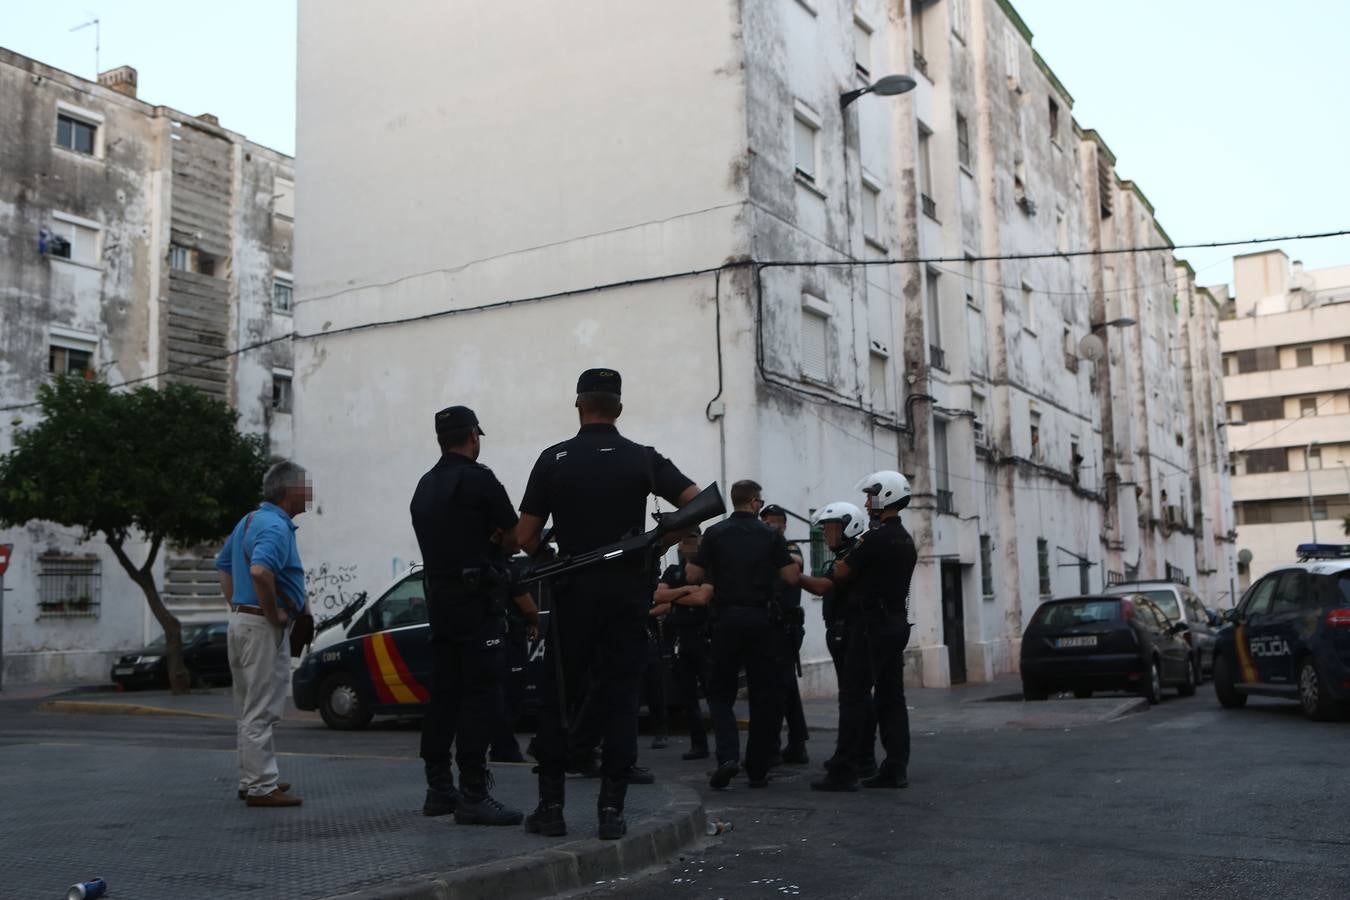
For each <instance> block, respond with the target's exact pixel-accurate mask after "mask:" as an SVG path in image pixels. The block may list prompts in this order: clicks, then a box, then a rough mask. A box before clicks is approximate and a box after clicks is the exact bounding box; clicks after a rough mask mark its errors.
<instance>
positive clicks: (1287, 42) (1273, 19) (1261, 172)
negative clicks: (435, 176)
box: [0, 0, 1350, 284]
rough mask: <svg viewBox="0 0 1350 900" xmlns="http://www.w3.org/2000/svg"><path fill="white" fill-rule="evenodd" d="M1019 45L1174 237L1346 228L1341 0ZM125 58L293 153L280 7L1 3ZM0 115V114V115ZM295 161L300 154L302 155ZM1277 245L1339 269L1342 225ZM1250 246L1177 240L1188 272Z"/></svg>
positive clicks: (1083, 21)
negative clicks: (96, 21) (1039, 63)
mask: <svg viewBox="0 0 1350 900" xmlns="http://www.w3.org/2000/svg"><path fill="white" fill-rule="evenodd" d="M1014 5H1015V6H1016V8H1017V10H1018V11H1019V12H1020V13H1021V15H1022V18H1023V19H1024V20H1025V21H1026V23H1027V25H1028V27H1030V29H1031V31H1032V33H1033V35H1034V39H1033V44H1032V45H1033V46H1034V47H1035V48H1036V49H1038V50H1039V51H1040V53H1041V56H1043V57H1044V58H1045V60H1046V61H1047V62H1048V63H1049V64H1050V67H1051V68H1052V69H1054V71H1055V74H1056V75H1058V76H1059V79H1060V81H1061V82H1063V84H1064V85H1065V87H1066V88H1067V89H1068V90H1069V92H1070V93H1071V94H1072V95H1073V97H1074V101H1075V102H1074V107H1073V116H1074V118H1075V119H1076V120H1077V121H1078V123H1079V124H1080V125H1082V126H1083V127H1084V128H1095V129H1096V130H1097V131H1098V132H1099V133H1100V134H1101V135H1102V137H1103V138H1104V139H1105V141H1106V142H1107V144H1108V145H1109V146H1110V147H1111V149H1112V151H1113V152H1114V153H1115V154H1116V159H1117V171H1118V172H1119V173H1120V176H1121V177H1122V178H1128V179H1133V180H1134V181H1135V182H1137V183H1138V185H1139V186H1140V188H1141V189H1142V190H1143V191H1144V193H1145V194H1146V195H1147V196H1148V198H1149V200H1150V201H1151V202H1152V203H1153V205H1154V207H1155V209H1156V210H1157V216H1158V220H1159V221H1160V222H1161V223H1162V225H1163V227H1164V228H1165V229H1166V230H1167V233H1168V234H1169V235H1170V236H1171V237H1172V239H1173V240H1174V241H1176V242H1177V243H1189V242H1203V241H1213V240H1227V239H1241V238H1248V237H1255V236H1267V235H1283V234H1296V233H1307V232H1313V231H1329V230H1339V229H1344V228H1350V177H1347V168H1350V166H1348V165H1347V164H1348V163H1350V99H1348V98H1350V63H1348V62H1347V56H1346V50H1345V47H1344V44H1345V39H1346V36H1347V35H1350V2H1347V0H1282V2H1279V3H1271V2H1269V0H1014ZM94 16H98V17H99V18H100V19H101V20H102V21H101V37H102V41H101V43H102V49H101V68H103V69H104V70H107V69H111V68H114V67H115V66H119V65H131V66H134V67H136V69H137V70H138V71H139V74H140V97H141V98H142V99H144V100H147V101H148V102H150V103H155V104H163V105H165V106H172V107H174V108H175V109H179V110H181V111H183V112H186V113H190V114H199V113H205V112H210V113H215V114H216V115H217V116H219V117H220V122H221V124H222V125H224V126H226V127H227V128H230V129H232V130H234V131H238V132H241V133H243V134H245V135H247V136H248V137H249V138H250V139H251V140H254V141H257V142H258V143H260V144H264V145H266V146H269V147H273V148H275V149H277V150H280V151H282V152H285V153H292V152H294V148H295V2H294V0H233V2H231V3H228V4H226V3H216V4H205V3H185V2H182V0H175V2H170V0H43V2H41V3H35V2H31V0H0V46H4V47H7V48H9V49H11V50H14V51H16V52H19V53H22V54H25V55H27V56H32V57H34V58H36V59H39V60H41V61H42V62H44V63H47V64H49V65H53V66H56V67H57V68H61V69H66V70H67V71H71V72H74V73H75V74H77V75H82V76H86V77H92V76H93V74H94V34H93V29H92V28H87V29H84V30H82V31H77V32H74V33H72V32H71V31H70V29H71V28H72V27H74V26H77V25H80V24H81V23H83V22H86V21H88V20H89V19H91V18H93V17H94ZM0 127H3V123H0ZM301 164H303V161H301ZM1275 246H1280V247H1281V248H1282V249H1284V250H1285V252H1287V253H1288V254H1289V255H1290V257H1291V258H1292V259H1301V260H1302V261H1303V263H1304V265H1305V267H1306V268H1309V269H1316V268H1324V267H1327V266H1333V265H1341V264H1350V237H1342V238H1329V239H1324V240H1318V241H1303V242H1296V243H1292V242H1291V243H1287V244H1281V245H1275ZM1255 249H1258V248H1256V247H1251V246H1247V247H1237V248H1232V249H1212V250H1184V251H1179V252H1178V256H1181V257H1182V258H1184V259H1187V260H1189V261H1190V263H1191V264H1192V265H1193V266H1194V267H1195V268H1196V270H1197V272H1198V279H1199V281H1200V282H1201V283H1202V284H1218V283H1223V282H1227V281H1229V280H1231V276H1232V266H1231V264H1229V263H1228V260H1230V259H1231V257H1232V256H1233V255H1234V254H1236V253H1245V252H1250V251H1252V250H1255Z"/></svg>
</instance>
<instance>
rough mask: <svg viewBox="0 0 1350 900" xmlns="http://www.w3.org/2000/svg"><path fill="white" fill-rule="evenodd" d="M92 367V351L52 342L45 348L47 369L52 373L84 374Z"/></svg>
mask: <svg viewBox="0 0 1350 900" xmlns="http://www.w3.org/2000/svg"><path fill="white" fill-rule="evenodd" d="M93 367H94V351H93V350H92V349H78V348H75V347H63V346H59V345H57V344H52V345H51V346H50V347H48V349H47V371H48V372H49V373H51V374H52V375H84V374H85V373H87V372H89V371H91V370H92V369H93Z"/></svg>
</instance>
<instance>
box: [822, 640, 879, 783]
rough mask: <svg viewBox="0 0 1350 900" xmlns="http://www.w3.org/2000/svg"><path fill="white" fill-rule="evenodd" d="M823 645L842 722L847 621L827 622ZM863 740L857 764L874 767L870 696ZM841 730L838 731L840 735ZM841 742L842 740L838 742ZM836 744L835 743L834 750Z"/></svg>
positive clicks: (874, 727) (874, 724) (873, 708)
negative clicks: (826, 649) (831, 669)
mask: <svg viewBox="0 0 1350 900" xmlns="http://www.w3.org/2000/svg"><path fill="white" fill-rule="evenodd" d="M825 646H826V648H828V649H829V651H830V662H831V663H833V664H834V683H835V685H836V686H837V688H838V703H839V722H840V723H841V727H842V724H843V722H844V660H845V658H846V655H847V652H848V622H847V620H844V619H839V620H837V621H834V622H829V623H827V624H826V626H825ZM863 734H864V737H863V740H862V741H860V745H861V746H862V747H863V749H864V755H863V757H862V758H861V759H859V760H857V764H858V765H859V766H860V767H864V768H874V767H875V765H876V738H877V711H876V706H875V705H874V704H873V703H872V701H871V698H870V697H869V698H868V701H867V712H866V716H865V718H864V721H863ZM842 735H843V732H842V731H840V732H839V737H842ZM839 743H842V742H839ZM837 749H838V744H836V750H837Z"/></svg>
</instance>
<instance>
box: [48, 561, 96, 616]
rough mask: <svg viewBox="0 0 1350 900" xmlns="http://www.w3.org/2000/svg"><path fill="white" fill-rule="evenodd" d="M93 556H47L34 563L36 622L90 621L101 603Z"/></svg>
mask: <svg viewBox="0 0 1350 900" xmlns="http://www.w3.org/2000/svg"><path fill="white" fill-rule="evenodd" d="M99 575H100V572H99V561H98V557H95V556H61V555H57V554H47V555H44V556H42V557H40V558H39V559H38V618H41V619H47V618H61V619H72V618H93V617H96V616H98V610H99V605H100V603H101V600H102V584H101V579H100V577H99Z"/></svg>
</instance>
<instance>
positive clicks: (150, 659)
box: [136, 656, 159, 666]
mask: <svg viewBox="0 0 1350 900" xmlns="http://www.w3.org/2000/svg"><path fill="white" fill-rule="evenodd" d="M157 662H159V657H158V656H138V657H136V665H138V666H150V665H154V664H155V663H157Z"/></svg>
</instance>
